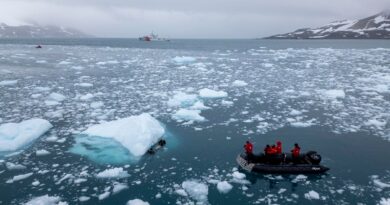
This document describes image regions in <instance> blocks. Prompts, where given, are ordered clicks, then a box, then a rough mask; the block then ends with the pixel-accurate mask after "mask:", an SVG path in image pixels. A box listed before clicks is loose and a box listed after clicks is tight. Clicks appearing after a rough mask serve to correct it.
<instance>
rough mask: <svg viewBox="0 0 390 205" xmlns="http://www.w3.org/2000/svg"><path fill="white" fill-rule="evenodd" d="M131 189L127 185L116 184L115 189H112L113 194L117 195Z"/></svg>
mask: <svg viewBox="0 0 390 205" xmlns="http://www.w3.org/2000/svg"><path fill="white" fill-rule="evenodd" d="M128 188H129V187H128V186H127V185H126V184H120V183H117V184H114V188H113V189H112V194H117V193H119V192H121V191H123V190H125V189H128Z"/></svg>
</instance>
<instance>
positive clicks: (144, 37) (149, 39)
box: [138, 32, 170, 41]
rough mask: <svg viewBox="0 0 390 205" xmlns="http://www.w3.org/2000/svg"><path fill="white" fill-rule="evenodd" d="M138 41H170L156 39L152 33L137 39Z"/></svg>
mask: <svg viewBox="0 0 390 205" xmlns="http://www.w3.org/2000/svg"><path fill="white" fill-rule="evenodd" d="M138 40H140V41H170V40H169V39H166V38H160V37H158V35H157V34H155V33H153V32H152V33H150V34H149V35H146V36H142V37H139V38H138Z"/></svg>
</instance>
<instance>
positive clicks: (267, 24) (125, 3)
mask: <svg viewBox="0 0 390 205" xmlns="http://www.w3.org/2000/svg"><path fill="white" fill-rule="evenodd" d="M386 8H390V1H389V0H375V1H374V0H327V1H316V0H197V1H186V0H142V1H141V0H130V1H129V0H84V1H79V0H2V1H1V2H0V21H3V22H6V23H7V22H11V23H12V22H13V23H21V22H35V23H39V24H52V25H63V26H68V27H74V28H77V29H80V30H82V31H84V32H86V33H90V34H94V35H97V36H103V37H137V36H139V35H142V34H145V33H148V32H150V31H151V30H154V31H156V32H158V33H160V35H164V36H168V37H171V38H254V37H259V36H266V35H271V34H275V33H282V32H288V31H291V30H294V29H296V28H301V27H312V26H319V25H321V24H324V23H328V22H330V21H334V20H339V19H353V18H362V17H366V16H369V15H371V14H375V13H377V12H380V11H381V10H384V9H386Z"/></svg>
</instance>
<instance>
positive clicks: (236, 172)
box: [232, 171, 246, 179]
mask: <svg viewBox="0 0 390 205" xmlns="http://www.w3.org/2000/svg"><path fill="white" fill-rule="evenodd" d="M232 176H233V177H234V178H236V179H245V177H246V176H245V174H243V173H241V172H239V171H235V172H233V174H232Z"/></svg>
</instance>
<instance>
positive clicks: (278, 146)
mask: <svg viewBox="0 0 390 205" xmlns="http://www.w3.org/2000/svg"><path fill="white" fill-rule="evenodd" d="M276 153H277V154H282V142H281V141H277V142H276Z"/></svg>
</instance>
